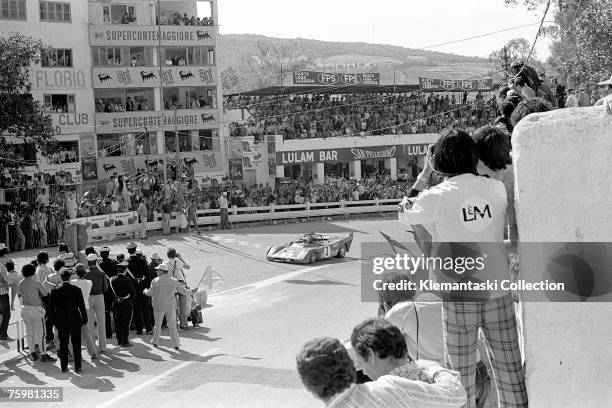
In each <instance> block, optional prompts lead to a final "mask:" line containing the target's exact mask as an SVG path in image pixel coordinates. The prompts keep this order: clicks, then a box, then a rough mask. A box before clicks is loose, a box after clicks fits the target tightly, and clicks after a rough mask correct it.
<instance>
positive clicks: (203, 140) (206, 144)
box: [199, 129, 213, 151]
mask: <svg viewBox="0 0 612 408" xmlns="http://www.w3.org/2000/svg"><path fill="white" fill-rule="evenodd" d="M199 136H200V150H203V151H210V150H213V129H200V130H199Z"/></svg>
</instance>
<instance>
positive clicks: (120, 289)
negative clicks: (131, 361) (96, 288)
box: [110, 256, 136, 347]
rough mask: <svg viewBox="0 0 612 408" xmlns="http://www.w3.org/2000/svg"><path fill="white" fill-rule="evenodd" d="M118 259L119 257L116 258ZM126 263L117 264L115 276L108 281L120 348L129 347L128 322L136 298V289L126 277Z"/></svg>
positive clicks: (130, 318)
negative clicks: (113, 297) (113, 299)
mask: <svg viewBox="0 0 612 408" xmlns="http://www.w3.org/2000/svg"><path fill="white" fill-rule="evenodd" d="M117 258H119V256H117ZM127 267H128V263H127V262H126V261H125V260H124V261H123V262H119V263H118V264H117V272H118V273H117V275H116V276H114V277H112V278H111V280H110V288H111V291H112V292H113V295H114V296H115V302H114V305H113V315H114V316H115V332H116V334H117V343H118V344H119V345H120V346H122V347H130V346H131V345H132V344H131V343H130V342H129V341H128V337H129V334H130V322H131V320H132V310H133V307H134V304H133V299H134V298H135V297H136V288H135V287H134V284H133V283H132V280H131V279H130V278H128V277H127V276H126V275H127Z"/></svg>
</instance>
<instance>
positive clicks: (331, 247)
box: [266, 232, 353, 264]
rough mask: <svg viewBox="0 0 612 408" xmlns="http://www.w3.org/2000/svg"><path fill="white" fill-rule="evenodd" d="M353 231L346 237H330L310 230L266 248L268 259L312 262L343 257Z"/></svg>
mask: <svg viewBox="0 0 612 408" xmlns="http://www.w3.org/2000/svg"><path fill="white" fill-rule="evenodd" d="M352 242H353V233H352V232H351V233H350V234H349V236H348V237H330V236H326V235H322V234H317V233H315V232H311V233H308V234H304V236H303V237H301V238H299V239H298V240H297V241H293V242H290V243H288V244H286V245H276V246H273V247H272V248H270V249H268V254H267V255H266V258H267V259H268V260H269V261H277V262H291V263H303V264H306V263H314V262H316V261H318V260H320V259H327V258H332V257H334V256H335V257H336V258H344V257H345V256H346V253H347V252H348V250H349V249H350V248H351V243H352Z"/></svg>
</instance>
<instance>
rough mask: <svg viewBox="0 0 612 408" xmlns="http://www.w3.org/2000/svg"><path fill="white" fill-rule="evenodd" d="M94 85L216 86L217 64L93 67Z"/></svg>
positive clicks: (121, 86)
mask: <svg viewBox="0 0 612 408" xmlns="http://www.w3.org/2000/svg"><path fill="white" fill-rule="evenodd" d="M92 74H93V75H92V82H93V87H94V88H156V87H160V86H172V87H176V86H211V87H212V86H216V85H217V69H216V67H214V66H201V65H200V66H197V65H191V66H175V65H172V66H163V67H161V70H160V67H120V66H112V65H109V66H107V67H96V68H93V69H92Z"/></svg>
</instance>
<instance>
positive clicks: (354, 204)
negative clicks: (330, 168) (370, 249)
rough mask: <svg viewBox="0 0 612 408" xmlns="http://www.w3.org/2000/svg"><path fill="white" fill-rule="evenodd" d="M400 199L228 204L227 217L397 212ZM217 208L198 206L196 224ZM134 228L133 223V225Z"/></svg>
mask: <svg viewBox="0 0 612 408" xmlns="http://www.w3.org/2000/svg"><path fill="white" fill-rule="evenodd" d="M400 201H401V200H400V199H386V200H367V201H365V200H364V201H339V202H332V203H305V204H289V205H275V204H272V205H270V206H266V207H236V206H234V207H232V208H229V209H228V218H229V222H230V223H231V224H235V223H243V222H258V221H267V222H272V221H276V220H283V219H291V218H306V219H308V218H311V217H312V218H315V217H329V216H337V215H344V216H345V217H348V216H350V215H354V214H376V213H380V214H382V213H385V212H397V204H399V202H400ZM219 213H220V211H219V209H210V210H199V211H198V212H197V215H198V225H200V226H214V225H219V222H220V218H221V217H220V215H219ZM177 217H178V213H172V217H171V220H170V227H171V228H176V227H177V226H179V224H180V220H179V219H178V218H177ZM153 218H154V220H153V221H150V222H148V223H147V231H155V230H159V229H161V228H162V223H161V218H162V215H161V214H159V213H155V214H154V217H153ZM136 228H137V227H136Z"/></svg>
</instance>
